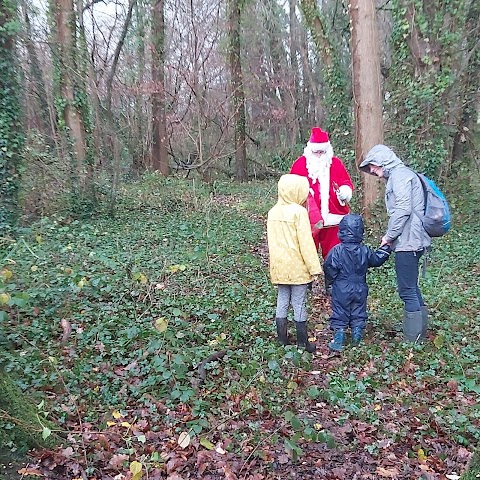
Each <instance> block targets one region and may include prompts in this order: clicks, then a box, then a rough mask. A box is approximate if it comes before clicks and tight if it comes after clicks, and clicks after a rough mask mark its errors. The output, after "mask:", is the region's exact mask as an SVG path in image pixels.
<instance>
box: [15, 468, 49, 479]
mask: <svg viewBox="0 0 480 480" xmlns="http://www.w3.org/2000/svg"><path fill="white" fill-rule="evenodd" d="M17 473H19V474H20V475H33V476H34V477H43V476H44V475H43V473H42V472H41V471H40V470H38V468H21V469H20V470H18V471H17Z"/></svg>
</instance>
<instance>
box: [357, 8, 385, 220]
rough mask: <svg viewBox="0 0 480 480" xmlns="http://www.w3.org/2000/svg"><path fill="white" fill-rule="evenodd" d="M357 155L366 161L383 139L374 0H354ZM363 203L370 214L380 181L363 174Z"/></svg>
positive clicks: (376, 197)
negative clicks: (368, 154) (372, 149)
mask: <svg viewBox="0 0 480 480" xmlns="http://www.w3.org/2000/svg"><path fill="white" fill-rule="evenodd" d="M350 17H351V23H352V63H353V81H352V84H353V98H354V106H353V107H354V113H355V157H356V159H357V162H362V160H363V158H364V156H365V154H366V153H367V152H368V150H370V148H372V147H373V146H374V145H377V144H379V143H383V117H382V96H381V85H380V55H379V51H378V39H377V28H376V15H375V3H374V1H373V0H351V2H350ZM362 183H363V207H364V211H365V214H366V216H367V217H368V216H369V214H370V210H371V208H372V207H373V206H374V204H375V202H376V201H377V199H378V195H379V188H378V185H379V183H378V181H377V180H376V179H375V178H374V177H372V176H371V175H363V179H362Z"/></svg>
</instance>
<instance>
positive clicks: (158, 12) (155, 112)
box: [152, 0, 170, 176]
mask: <svg viewBox="0 0 480 480" xmlns="http://www.w3.org/2000/svg"><path fill="white" fill-rule="evenodd" d="M152 10H153V11H152V18H153V23H152V43H153V45H152V46H153V48H152V79H153V83H154V85H155V87H154V88H155V91H154V93H153V95H152V117H153V143H152V168H153V169H154V170H158V171H160V173H161V174H162V175H165V176H168V175H169V174H170V166H169V163H168V151H167V127H166V122H167V119H166V115H165V17H164V0H153V5H152Z"/></svg>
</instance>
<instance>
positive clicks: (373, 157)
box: [359, 145, 404, 178]
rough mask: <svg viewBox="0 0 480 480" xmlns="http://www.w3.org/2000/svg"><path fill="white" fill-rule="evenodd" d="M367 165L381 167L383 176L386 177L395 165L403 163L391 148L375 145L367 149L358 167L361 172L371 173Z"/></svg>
mask: <svg viewBox="0 0 480 480" xmlns="http://www.w3.org/2000/svg"><path fill="white" fill-rule="evenodd" d="M369 165H376V166H377V167H381V168H382V170H383V175H384V177H385V178H388V177H389V176H390V173H391V171H392V170H393V169H394V168H395V167H397V166H398V165H404V163H403V162H402V161H401V160H400V159H399V158H398V157H397V156H396V155H395V152H394V151H393V150H392V149H391V148H389V147H387V146H386V145H375V146H374V147H373V148H372V149H370V150H369V152H368V153H367V155H366V156H365V160H364V161H363V162H362V163H361V164H360V166H359V168H360V170H361V171H362V172H364V173H368V174H370V175H371V173H370V167H369Z"/></svg>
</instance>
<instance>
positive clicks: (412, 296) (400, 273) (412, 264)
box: [395, 250, 425, 312]
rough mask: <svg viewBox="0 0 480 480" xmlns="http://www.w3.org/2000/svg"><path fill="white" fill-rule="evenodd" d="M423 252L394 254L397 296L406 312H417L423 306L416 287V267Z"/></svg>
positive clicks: (418, 289)
mask: <svg viewBox="0 0 480 480" xmlns="http://www.w3.org/2000/svg"><path fill="white" fill-rule="evenodd" d="M422 255H423V250H419V251H418V252H395V271H396V273H397V287H398V295H399V296H400V298H401V299H402V300H403V302H404V303H405V310H406V311H407V312H418V311H419V310H420V307H422V306H423V305H425V302H424V301H423V297H422V292H421V291H420V288H419V287H418V265H419V262H420V257H421V256H422Z"/></svg>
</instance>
